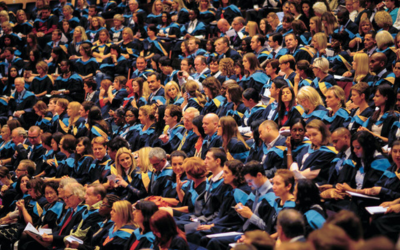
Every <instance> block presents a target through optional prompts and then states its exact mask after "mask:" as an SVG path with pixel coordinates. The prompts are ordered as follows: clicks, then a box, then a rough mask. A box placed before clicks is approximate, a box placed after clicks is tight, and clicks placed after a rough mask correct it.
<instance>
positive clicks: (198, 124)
mask: <svg viewBox="0 0 400 250" xmlns="http://www.w3.org/2000/svg"><path fill="white" fill-rule="evenodd" d="M203 117H204V116H203V115H199V116H196V117H195V118H193V121H192V123H193V125H194V126H196V128H197V129H198V130H199V133H200V134H201V137H203V139H204V138H205V137H206V133H204V128H203Z"/></svg>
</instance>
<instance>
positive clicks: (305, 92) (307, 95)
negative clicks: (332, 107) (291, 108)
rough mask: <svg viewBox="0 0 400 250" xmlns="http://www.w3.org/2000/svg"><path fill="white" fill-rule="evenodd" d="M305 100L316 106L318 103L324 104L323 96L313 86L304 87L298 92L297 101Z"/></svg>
mask: <svg viewBox="0 0 400 250" xmlns="http://www.w3.org/2000/svg"><path fill="white" fill-rule="evenodd" d="M305 100H308V101H309V102H310V105H312V106H313V107H314V108H315V107H317V106H318V105H322V106H324V103H323V102H322V99H321V96H320V95H319V94H318V92H317V90H315V89H314V88H313V87H311V86H304V87H302V88H301V89H300V90H299V93H298V94H297V101H298V102H299V103H300V102H302V101H305Z"/></svg>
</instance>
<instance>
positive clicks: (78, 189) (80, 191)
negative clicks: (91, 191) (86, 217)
mask: <svg viewBox="0 0 400 250" xmlns="http://www.w3.org/2000/svg"><path fill="white" fill-rule="evenodd" d="M67 189H69V191H71V193H72V194H73V195H76V196H78V197H79V199H80V200H81V201H83V200H85V194H86V192H85V188H84V187H83V186H82V184H80V183H69V184H68V185H67V186H65V187H64V191H66V190H67Z"/></svg>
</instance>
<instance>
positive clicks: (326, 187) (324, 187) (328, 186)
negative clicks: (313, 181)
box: [318, 184, 333, 192]
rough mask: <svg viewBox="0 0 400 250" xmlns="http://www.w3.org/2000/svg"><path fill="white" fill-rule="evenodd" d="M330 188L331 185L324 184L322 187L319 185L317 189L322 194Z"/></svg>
mask: <svg viewBox="0 0 400 250" xmlns="http://www.w3.org/2000/svg"><path fill="white" fill-rule="evenodd" d="M330 188H333V185H331V184H324V185H321V186H319V187H318V189H319V191H320V192H323V191H325V190H327V189H330Z"/></svg>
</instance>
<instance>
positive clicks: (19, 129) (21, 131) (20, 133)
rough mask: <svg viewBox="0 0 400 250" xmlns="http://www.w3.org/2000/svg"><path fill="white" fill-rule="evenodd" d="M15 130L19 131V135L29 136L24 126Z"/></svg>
mask: <svg viewBox="0 0 400 250" xmlns="http://www.w3.org/2000/svg"><path fill="white" fill-rule="evenodd" d="M14 130H15V131H17V132H18V135H22V136H23V137H24V138H26V137H27V136H28V134H27V133H26V130H25V129H24V128H23V127H18V128H15V129H14ZM14 130H13V131H14Z"/></svg>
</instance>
